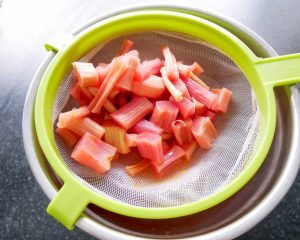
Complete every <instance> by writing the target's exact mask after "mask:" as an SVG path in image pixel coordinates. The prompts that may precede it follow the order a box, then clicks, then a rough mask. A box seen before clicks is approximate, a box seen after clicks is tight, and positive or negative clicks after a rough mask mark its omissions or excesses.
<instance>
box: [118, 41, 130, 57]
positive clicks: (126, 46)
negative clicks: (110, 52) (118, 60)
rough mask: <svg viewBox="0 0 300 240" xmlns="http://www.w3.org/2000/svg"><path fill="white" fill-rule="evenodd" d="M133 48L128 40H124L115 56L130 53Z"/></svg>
mask: <svg viewBox="0 0 300 240" xmlns="http://www.w3.org/2000/svg"><path fill="white" fill-rule="evenodd" d="M132 46H133V42H132V41H130V40H129V39H124V40H123V43H122V46H121V49H120V51H119V52H118V53H117V56H120V55H123V54H124V53H127V52H129V51H130V49H131V48H132Z"/></svg>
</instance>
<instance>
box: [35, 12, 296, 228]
mask: <svg viewBox="0 0 300 240" xmlns="http://www.w3.org/2000/svg"><path fill="white" fill-rule="evenodd" d="M124 37H126V38H130V39H132V40H133V41H134V42H135V48H136V49H137V50H139V52H140V58H141V60H144V59H151V58H154V57H157V56H158V55H159V54H160V53H159V48H160V47H161V46H162V45H168V46H170V47H171V49H172V51H173V52H174V53H175V55H176V57H177V58H178V59H180V60H182V61H184V62H185V63H187V64H189V63H192V61H197V62H199V63H200V64H201V65H202V66H203V68H204V69H205V74H204V75H203V79H204V80H205V81H207V82H208V83H209V85H211V86H212V87H226V88H228V89H230V90H232V91H233V96H234V97H233V100H232V104H231V107H230V110H229V112H228V113H227V114H226V116H223V117H221V118H220V119H219V120H218V122H217V123H216V125H217V128H218V129H219V137H218V138H217V139H216V141H215V143H214V146H213V148H212V149H211V150H209V151H206V152H203V151H198V152H196V154H195V156H194V159H193V160H192V161H191V164H190V166H189V167H187V168H186V169H185V170H184V171H181V172H180V173H177V174H173V175H171V176H169V177H167V178H165V179H156V178H155V177H154V176H153V175H151V173H149V172H145V173H144V174H142V175H141V176H139V177H137V178H134V179H133V178H130V177H128V176H127V174H126V173H125V172H124V166H125V165H128V164H129V163H131V162H134V161H135V160H136V159H135V158H136V156H135V155H134V154H132V155H130V156H128V157H126V158H124V159H121V160H119V161H115V162H113V166H112V169H111V170H110V171H109V172H108V173H107V174H105V175H97V174H95V173H93V172H92V171H90V170H89V169H87V168H85V167H83V166H81V165H79V164H78V163H76V162H75V161H73V160H72V159H70V157H69V156H70V149H68V148H67V147H66V146H65V145H64V143H63V142H62V141H60V139H59V138H58V137H57V136H56V135H55V133H54V126H55V124H56V122H57V117H58V114H59V113H60V112H61V111H66V110H69V109H72V108H73V107H74V106H76V103H75V102H74V101H73V100H72V98H71V97H70V95H69V89H70V87H71V86H72V81H71V74H72V73H71V63H72V62H74V61H79V60H80V61H89V62H93V63H95V64H96V63H98V62H109V61H110V60H111V59H112V57H113V56H114V55H115V52H116V49H118V47H119V46H120V43H121V41H122V40H123V39H124ZM155 49H157V51H156V50H155ZM297 81H300V55H299V54H298V55H297V54H294V55H289V56H282V57H275V58H269V59H261V58H258V57H256V56H255V55H254V54H253V53H252V52H251V50H250V49H249V48H248V47H247V46H246V45H245V44H244V43H243V42H241V41H240V40H239V39H238V38H237V37H235V36H234V35H233V34H231V33H230V32H228V31H227V30H225V29H223V28H221V27H220V26H218V25H216V24H214V23H212V22H209V21H207V20H204V19H201V18H199V17H195V16H191V15H189V14H184V13H178V12H172V11H166V10H165V11H162V10H143V11H142V10H141V11H136V12H131V13H124V14H120V15H118V16H115V17H111V18H109V19H106V20H103V21H100V22H98V23H97V24H95V25H93V26H92V27H89V28H88V29H86V30H85V31H83V32H81V33H80V34H79V35H77V36H76V37H74V38H73V39H71V40H70V41H69V43H68V44H66V45H65V46H64V47H62V48H61V49H60V50H59V51H58V52H57V54H56V56H55V58H54V59H53V61H52V62H51V64H50V65H49V67H48V68H47V70H46V72H45V74H44V76H43V78H42V81H41V84H40V86H39V90H38V93H37V97H36V103H35V124H36V130H37V135H38V138H39V142H40V145H41V147H42V149H43V151H44V154H45V156H46V157H47V159H48V161H49V163H50V164H51V166H52V167H53V169H54V170H55V172H56V173H57V175H58V176H59V177H60V178H61V179H62V181H63V182H64V185H63V187H62V188H61V190H60V191H59V193H58V194H57V196H56V197H55V199H54V200H53V201H52V202H51V203H50V205H49V207H48V212H49V213H50V214H51V215H52V216H54V217H55V218H57V219H58V220H59V221H60V222H61V223H63V224H64V225H65V226H66V227H67V228H72V227H73V225H74V222H76V220H77V219H78V217H79V216H80V214H82V212H83V210H84V209H85V208H86V206H87V205H88V204H89V203H93V204H95V205H97V206H99V207H102V208H105V209H107V210H110V211H113V212H116V213H119V214H123V215H127V216H132V217H138V218H152V219H161V218H174V217H180V216H185V215H189V214H192V213H196V212H199V211H203V210H205V209H208V208H210V207H212V206H214V205H216V204H218V203H220V202H222V201H223V200H225V199H226V198H228V197H230V196H231V195H233V194H234V193H235V192H236V191H238V190H239V189H240V188H241V187H243V186H244V185H245V184H246V183H247V182H248V181H249V179H250V178H251V177H252V176H253V175H254V174H255V172H256V171H257V170H258V168H259V167H260V165H261V164H262V162H263V160H264V158H265V157H266V155H267V153H268V151H269V148H270V145H271V143H272V139H273V135H274V131H275V124H276V122H275V121H276V106H275V98H274V92H273V88H274V86H278V85H284V84H292V83H295V82H297Z"/></svg>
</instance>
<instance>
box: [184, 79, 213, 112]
mask: <svg viewBox="0 0 300 240" xmlns="http://www.w3.org/2000/svg"><path fill="white" fill-rule="evenodd" d="M186 86H187V88H188V90H189V92H190V94H191V95H192V96H193V97H194V98H196V100H198V101H199V102H201V103H203V104H204V105H205V106H206V107H208V108H209V109H213V107H214V106H215V102H216V101H217V95H216V94H214V93H212V92H210V91H209V90H207V89H206V88H204V87H203V86H201V85H199V84H198V83H196V82H195V81H193V80H191V79H190V78H189V79H187V81H186Z"/></svg>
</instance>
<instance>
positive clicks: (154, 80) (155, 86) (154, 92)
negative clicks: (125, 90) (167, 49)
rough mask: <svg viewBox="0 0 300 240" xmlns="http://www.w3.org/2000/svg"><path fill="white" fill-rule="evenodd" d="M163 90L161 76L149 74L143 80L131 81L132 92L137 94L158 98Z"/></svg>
mask: <svg viewBox="0 0 300 240" xmlns="http://www.w3.org/2000/svg"><path fill="white" fill-rule="evenodd" d="M164 90H165V84H164V81H163V79H162V78H161V77H158V76H155V75H151V76H150V77H148V78H147V79H145V80H144V81H142V82H140V81H133V85H132V92H134V93H135V94H136V95H138V96H141V97H142V96H145V97H148V98H158V97H159V96H160V95H162V93H163V92H164Z"/></svg>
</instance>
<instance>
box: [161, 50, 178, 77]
mask: <svg viewBox="0 0 300 240" xmlns="http://www.w3.org/2000/svg"><path fill="white" fill-rule="evenodd" d="M162 54H163V55H164V58H165V69H166V76H167V78H169V79H171V80H175V79H177V78H179V73H178V68H177V61H176V59H175V56H174V55H173V53H172V52H171V50H170V48H169V47H164V48H162Z"/></svg>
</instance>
